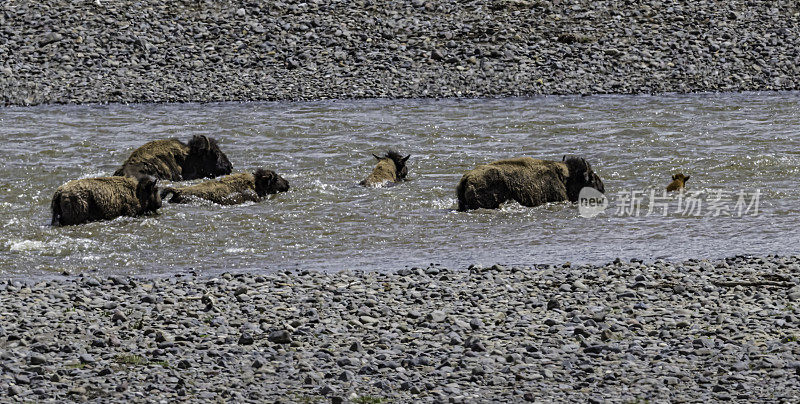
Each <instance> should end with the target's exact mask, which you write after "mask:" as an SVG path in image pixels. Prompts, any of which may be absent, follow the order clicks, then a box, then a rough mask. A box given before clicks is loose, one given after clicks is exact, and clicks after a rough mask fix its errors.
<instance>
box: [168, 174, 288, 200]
mask: <svg viewBox="0 0 800 404" xmlns="http://www.w3.org/2000/svg"><path fill="white" fill-rule="evenodd" d="M288 190H289V183H288V182H287V181H286V180H285V179H283V177H281V176H280V175H278V174H276V173H275V172H274V171H272V170H264V169H258V170H256V171H255V172H254V173H252V174H251V173H236V174H231V175H226V176H224V177H220V178H218V179H216V180H213V181H205V182H201V183H199V184H195V185H190V186H188V187H180V188H173V187H167V188H164V190H163V191H161V197H162V198H165V197H166V196H167V195H169V194H172V198H170V200H169V201H170V203H186V202H188V201H189V197H194V198H200V199H205V200H208V201H211V202H214V203H217V204H220V205H237V204H240V203H244V202H247V201H253V202H258V201H260V200H261V199H262V198H264V197H265V196H266V195H268V194H275V193H278V192H286V191H288Z"/></svg>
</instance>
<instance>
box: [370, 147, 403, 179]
mask: <svg viewBox="0 0 800 404" xmlns="http://www.w3.org/2000/svg"><path fill="white" fill-rule="evenodd" d="M373 156H375V155H374V154H373ZM409 157H411V155H410V154H409V155H408V156H405V157H403V156H402V155H401V154H400V153H398V152H396V151H394V150H389V151H387V152H386V156H384V157H378V156H375V158H376V159H378V160H380V159H381V158H385V159H391V160H392V161H393V162H394V166H395V170H396V171H395V173H396V175H397V181H403V180H405V179H406V175H408V167H406V161H408V158H409Z"/></svg>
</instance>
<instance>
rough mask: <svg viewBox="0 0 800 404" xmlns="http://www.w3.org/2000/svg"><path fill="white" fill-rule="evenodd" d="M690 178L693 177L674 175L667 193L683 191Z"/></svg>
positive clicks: (681, 174) (680, 174)
mask: <svg viewBox="0 0 800 404" xmlns="http://www.w3.org/2000/svg"><path fill="white" fill-rule="evenodd" d="M689 177H691V175H683V173H678V174H675V175H673V176H672V182H670V183H669V185H667V192H672V191H680V190H682V189H683V187H685V186H686V181H688V180H689Z"/></svg>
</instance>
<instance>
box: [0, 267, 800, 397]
mask: <svg viewBox="0 0 800 404" xmlns="http://www.w3.org/2000/svg"><path fill="white" fill-rule="evenodd" d="M798 285H800V256H794V257H777V256H769V257H741V256H740V257H735V258H729V259H725V260H719V261H705V260H689V261H685V262H676V263H668V262H661V261H656V262H655V263H648V264H644V263H642V262H640V261H634V262H620V261H617V262H614V263H609V264H607V265H603V266H570V265H569V264H564V265H560V266H556V267H554V266H550V265H539V266H535V267H533V268H529V267H503V266H500V265H494V266H491V267H480V266H472V267H470V268H469V269H462V270H448V269H445V268H443V267H440V266H436V265H433V266H430V267H428V268H412V269H402V270H399V271H397V272H393V273H375V272H368V273H363V272H353V271H343V272H339V273H332V274H328V273H320V272H314V271H303V272H280V273H272V274H247V273H240V274H222V275H220V276H218V277H214V278H211V277H203V276H196V275H193V274H188V275H187V274H184V275H175V276H173V277H170V278H155V279H154V278H121V277H109V278H96V277H92V276H77V277H68V278H66V279H61V280H47V281H40V282H39V283H35V284H34V283H20V282H18V281H15V280H8V281H5V282H3V283H2V285H0V369H2V372H0V395H2V396H4V397H6V399H9V400H21V401H42V402H45V401H51V402H53V401H56V402H61V401H63V400H65V399H66V400H78V401H82V400H87V399H89V400H102V401H106V400H113V401H139V402H145V401H147V402H152V401H156V400H165V401H169V402H171V401H176V400H202V401H215V400H224V401H234V402H244V401H249V402H328V401H331V402H359V403H377V402H480V401H486V402H509V401H522V400H538V401H570V402H585V401H589V402H601V401H606V400H608V401H611V402H647V401H648V400H649V401H650V402H653V401H656V402H664V401H672V402H681V401H684V402H698V401H718V400H734V401H741V402H765V401H766V402H776V401H781V400H789V401H791V400H794V399H796V398H797V396H798V394H800V391H799V390H800V382H799V380H798V377H799V376H798V373H799V372H800V345H798V339H800V330H799V327H800V317H798V316H799V315H800V312H799V311H798V310H799V309H798V307H797V305H800V286H798Z"/></svg>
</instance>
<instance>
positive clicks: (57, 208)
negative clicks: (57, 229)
mask: <svg viewBox="0 0 800 404" xmlns="http://www.w3.org/2000/svg"><path fill="white" fill-rule="evenodd" d="M60 199H61V197H60V195H58V194H56V196H54V197H53V201H52V202H51V203H50V210H52V211H53V218H52V219H51V220H50V225H51V226H58V225H60V224H61V216H62V212H61V201H60Z"/></svg>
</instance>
